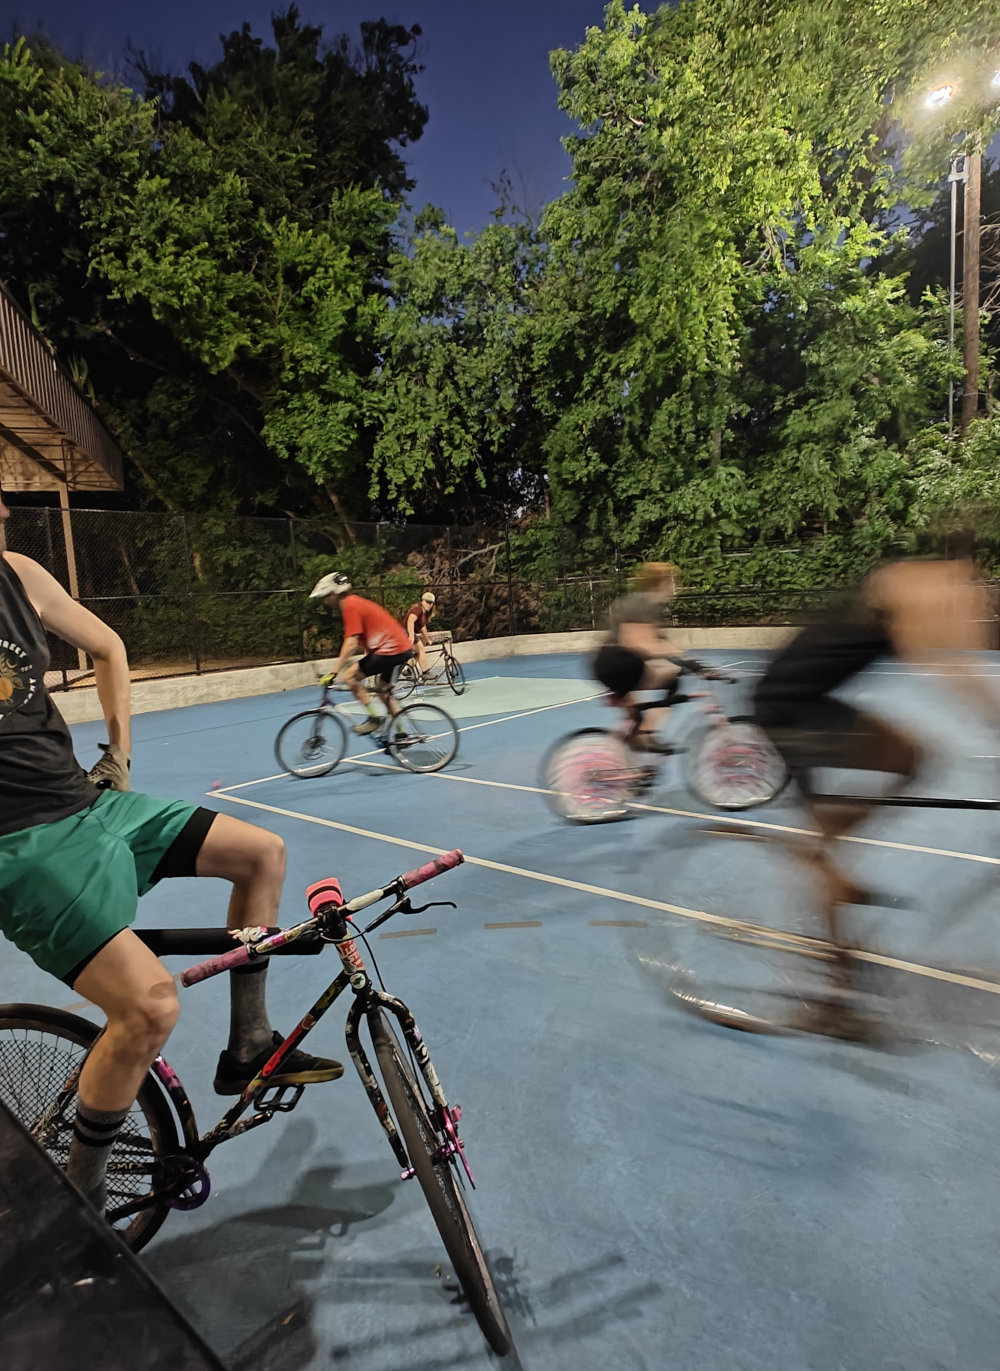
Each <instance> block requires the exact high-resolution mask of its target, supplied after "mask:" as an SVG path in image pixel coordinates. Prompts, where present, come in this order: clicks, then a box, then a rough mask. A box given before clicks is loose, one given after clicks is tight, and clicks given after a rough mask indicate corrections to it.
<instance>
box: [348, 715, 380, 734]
mask: <svg viewBox="0 0 1000 1371" xmlns="http://www.w3.org/2000/svg"><path fill="white" fill-rule="evenodd" d="M381 726H382V720H381V719H366V720H365V721H364V723H363V724H355V725H354V732H355V733H357V734H359V735H363V734H365V733H374V732H375V730H376V729H377V728H381Z"/></svg>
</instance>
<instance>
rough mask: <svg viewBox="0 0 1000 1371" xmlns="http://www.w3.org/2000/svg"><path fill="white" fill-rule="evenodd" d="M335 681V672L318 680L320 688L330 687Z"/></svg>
mask: <svg viewBox="0 0 1000 1371" xmlns="http://www.w3.org/2000/svg"><path fill="white" fill-rule="evenodd" d="M336 679H337V673H336V672H335V671H331V672H330V673H329V674H328V675H326V676H321V677H320V678H319V683H320V685H321V686H332V685H333V683H334V681H335V680H336Z"/></svg>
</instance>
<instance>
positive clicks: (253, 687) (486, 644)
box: [53, 628, 795, 724]
mask: <svg viewBox="0 0 1000 1371" xmlns="http://www.w3.org/2000/svg"><path fill="white" fill-rule="evenodd" d="M794 632H795V629H794V628H675V629H672V630H671V635H670V636H671V638H672V639H673V641H674V642H675V643H676V644H677V646H678V647H682V648H690V649H692V650H694V649H697V648H702V649H704V648H724V649H727V650H732V649H741V648H770V649H773V648H777V647H781V646H783V644H784V643H786V642H787V641H788V639H789V638H790V637H791V636H792V634H793V633H794ZM604 636H605V635H604V634H603V633H591V632H582V633H524V634H518V635H517V636H516V637H509V638H485V639H483V640H482V641H480V642H475V643H456V644H455V656H456V657H457V658H458V660H459V661H460V662H485V661H491V660H493V659H494V658H498V657H527V656H534V655H535V654H536V653H548V652H593V651H594V649H595V648H596V647H598V646H599V645H600V643H601V642H602V640H603V639H604ZM332 660H333V659H332V658H326V659H323V660H317V661H312V662H284V663H282V664H280V665H276V666H258V667H247V668H245V669H243V670H240V671H213V672H211V673H210V674H208V675H205V676H170V677H167V678H166V679H165V680H162V681H133V682H132V713H133V714H149V713H151V712H153V711H154V710H157V709H179V708H180V707H181V706H182V705H202V704H209V703H211V702H212V701H214V700H239V699H243V698H244V697H246V696H248V695H272V694H276V693H277V692H278V691H282V690H298V689H300V688H301V687H302V686H309V685H315V683H316V682H317V681H318V680H319V678H320V677H321V676H322V675H324V674H325V672H327V671H329V669H330V666H331V665H332ZM53 698H54V699H55V700H56V702H57V703H58V705H59V709H60V712H61V713H62V716H63V718H64V719H65V720H66V722H67V723H70V724H80V723H85V722H86V721H88V720H91V719H100V718H101V717H102V715H101V706H100V704H99V702H98V699H97V691H96V690H95V689H94V688H93V687H92V686H91V687H88V688H87V689H85V690H72V691H69V692H63V691H57V692H55V694H54V696H53Z"/></svg>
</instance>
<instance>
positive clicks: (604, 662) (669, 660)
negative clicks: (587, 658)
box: [594, 562, 684, 753]
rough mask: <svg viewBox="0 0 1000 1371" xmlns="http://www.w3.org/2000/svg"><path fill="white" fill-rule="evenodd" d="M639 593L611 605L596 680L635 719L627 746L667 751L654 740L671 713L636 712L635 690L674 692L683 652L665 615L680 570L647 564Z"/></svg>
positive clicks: (640, 577)
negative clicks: (668, 632)
mask: <svg viewBox="0 0 1000 1371" xmlns="http://www.w3.org/2000/svg"><path fill="white" fill-rule="evenodd" d="M635 585H636V589H635V592H634V593H633V594H631V595H623V596H622V597H621V599H618V600H616V601H615V602H614V604H613V605H612V606H611V615H610V620H611V629H610V632H609V633H608V637H607V640H606V641H605V643H604V645H603V646H602V647H601V648H600V650H599V651H598V653H597V656H596V657H595V658H594V675H595V676H596V677H597V679H598V680H599V681H600V683H601V685H604V686H607V688H608V689H609V690H610V691H611V693H612V695H613V696H614V697H615V701H614V702H615V704H616V705H617V706H618V707H619V708H621V709H623V710H625V711H626V712H627V713H628V714H629V716H630V717H633V718H637V719H638V724H637V727H636V729H635V732H634V733H632V734H631V736H630V737H629V739H628V745H629V747H631V748H632V749H633V750H634V751H636V752H665V753H669V752H671V751H672V750H673V749H672V748H671V747H670V744H669V743H661V742H658V741H657V739H656V736H655V735H656V732H657V729H658V728H659V727H660V725H661V724H662V723H663V721H664V719H666V717H667V713H668V710H667V709H666V708H664V709H650V710H646V711H645V712H644V713H642V714H641V715H635V714H634V713H633V709H632V706H633V704H634V703H635V702H634V700H633V698H632V696H633V692H635V691H637V690H669V691H670V692H671V693H673V692H674V691H676V688H677V678H678V676H679V675H680V672H681V668H680V660H681V658H682V657H683V655H684V654H683V651H682V649H681V648H679V647H677V646H676V644H674V643H672V642H671V641H670V639H669V638H668V637H667V635H666V629H665V627H664V624H663V611H664V607H665V606H666V604H667V602H668V601H670V600H672V599H673V598H674V596H675V595H676V594H677V590H678V587H679V585H680V570H679V568H678V567H676V566H674V565H673V563H672V562H644V563H643V564H642V566H641V568H640V569H639V573H638V575H637V576H636V578H635Z"/></svg>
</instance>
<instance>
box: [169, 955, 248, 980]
mask: <svg viewBox="0 0 1000 1371" xmlns="http://www.w3.org/2000/svg"><path fill="white" fill-rule="evenodd" d="M249 960H250V952H249V950H248V949H247V948H246V947H235V948H233V950H232V952H224V953H223V954H222V956H221V957H209V959H208V961H207V962H199V963H198V965H197V966H189V967H188V969H187V970H186V971H182V972H181V985H184V986H188V985H197V984H198V982H199V981H207V980H208V978H209V977H210V976H218V975H219V974H220V973H221V972H223V971H232V969H233V967H234V966H246V964H247V962H248V961H249Z"/></svg>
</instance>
